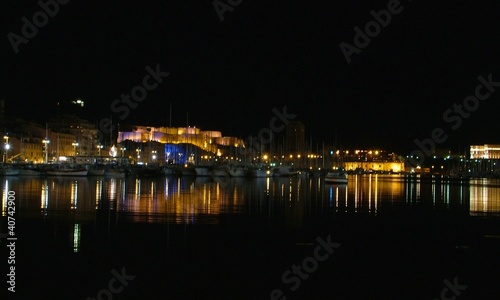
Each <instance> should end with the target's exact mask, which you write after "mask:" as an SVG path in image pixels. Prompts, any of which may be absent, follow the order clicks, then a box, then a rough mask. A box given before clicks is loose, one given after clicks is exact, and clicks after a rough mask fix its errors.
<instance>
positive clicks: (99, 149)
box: [97, 144, 103, 156]
mask: <svg viewBox="0 0 500 300" xmlns="http://www.w3.org/2000/svg"><path fill="white" fill-rule="evenodd" d="M102 148H103V145H101V144H99V145H97V150H98V151H99V156H101V149H102Z"/></svg>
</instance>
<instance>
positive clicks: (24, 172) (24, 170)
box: [13, 164, 42, 176]
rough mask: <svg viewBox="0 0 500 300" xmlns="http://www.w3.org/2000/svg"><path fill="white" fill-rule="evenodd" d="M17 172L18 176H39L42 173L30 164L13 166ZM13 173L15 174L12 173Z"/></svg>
mask: <svg viewBox="0 0 500 300" xmlns="http://www.w3.org/2000/svg"><path fill="white" fill-rule="evenodd" d="M13 168H14V169H16V170H17V171H18V174H17V175H19V176H40V175H41V174H42V171H41V169H40V168H38V167H35V166H34V165H31V164H20V165H15V166H13ZM14 173H15V172H14Z"/></svg>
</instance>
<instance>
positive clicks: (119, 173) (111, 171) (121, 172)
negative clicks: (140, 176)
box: [104, 168, 127, 177]
mask: <svg viewBox="0 0 500 300" xmlns="http://www.w3.org/2000/svg"><path fill="white" fill-rule="evenodd" d="M126 175H127V170H125V169H115V168H107V169H105V170H104V176H109V177H125V176H126Z"/></svg>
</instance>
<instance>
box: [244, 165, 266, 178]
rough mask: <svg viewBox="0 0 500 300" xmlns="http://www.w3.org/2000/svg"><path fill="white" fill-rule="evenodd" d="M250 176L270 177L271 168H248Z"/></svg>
mask: <svg viewBox="0 0 500 300" xmlns="http://www.w3.org/2000/svg"><path fill="white" fill-rule="evenodd" d="M248 176H249V177H252V178H263V177H264V178H265V177H270V176H271V170H269V169H268V168H265V167H251V168H249V169H248Z"/></svg>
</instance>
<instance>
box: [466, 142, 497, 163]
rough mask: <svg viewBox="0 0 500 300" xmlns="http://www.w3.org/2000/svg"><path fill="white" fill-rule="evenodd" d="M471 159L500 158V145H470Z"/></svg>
mask: <svg viewBox="0 0 500 300" xmlns="http://www.w3.org/2000/svg"><path fill="white" fill-rule="evenodd" d="M470 158H471V159H500V145H493V144H484V145H471V146H470Z"/></svg>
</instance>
